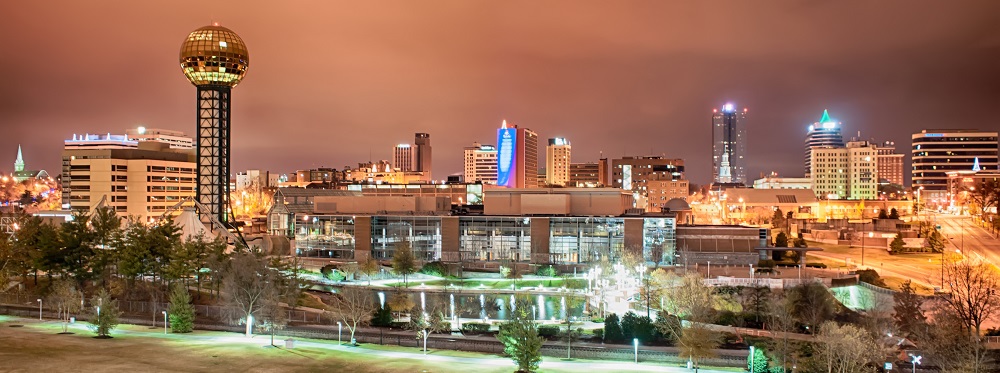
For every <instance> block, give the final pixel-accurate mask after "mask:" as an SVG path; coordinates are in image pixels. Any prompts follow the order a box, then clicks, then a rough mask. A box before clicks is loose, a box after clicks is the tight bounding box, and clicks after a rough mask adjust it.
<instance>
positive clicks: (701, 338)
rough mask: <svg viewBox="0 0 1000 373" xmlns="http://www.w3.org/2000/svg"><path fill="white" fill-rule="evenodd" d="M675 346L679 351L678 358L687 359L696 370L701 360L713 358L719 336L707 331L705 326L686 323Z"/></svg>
mask: <svg viewBox="0 0 1000 373" xmlns="http://www.w3.org/2000/svg"><path fill="white" fill-rule="evenodd" d="M677 325H681V323H678V324H677ZM677 345H678V347H680V350H681V351H680V357H681V358H688V359H689V360H691V362H693V363H694V366H695V367H696V368H698V367H700V366H701V360H702V359H707V358H711V357H714V356H715V349H716V348H718V347H719V335H718V334H717V333H716V332H714V331H712V330H710V329H708V328H707V327H706V326H705V324H702V323H688V325H687V326H686V327H683V328H682V329H681V332H680V336H679V338H677Z"/></svg>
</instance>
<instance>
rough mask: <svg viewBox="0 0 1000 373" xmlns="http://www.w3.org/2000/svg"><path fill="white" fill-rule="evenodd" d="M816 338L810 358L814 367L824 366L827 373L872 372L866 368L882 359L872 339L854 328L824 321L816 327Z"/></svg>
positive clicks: (867, 334) (862, 331) (869, 335)
mask: <svg viewBox="0 0 1000 373" xmlns="http://www.w3.org/2000/svg"><path fill="white" fill-rule="evenodd" d="M818 335H819V341H820V344H819V346H818V350H817V351H816V354H814V355H813V358H814V359H816V360H815V361H814V364H816V363H818V364H816V365H823V366H825V368H826V371H827V372H836V373H854V372H865V371H872V370H871V368H870V366H874V364H877V363H878V362H879V360H881V359H882V358H883V356H882V354H881V353H880V352H881V350H880V349H879V346H878V344H877V343H876V341H875V339H874V338H872V335H871V334H869V333H866V332H865V331H864V330H862V329H860V328H858V327H855V326H854V325H843V326H841V325H837V323H835V322H833V321H827V322H824V323H823V324H822V325H820V327H819V333H818ZM866 366H867V367H866Z"/></svg>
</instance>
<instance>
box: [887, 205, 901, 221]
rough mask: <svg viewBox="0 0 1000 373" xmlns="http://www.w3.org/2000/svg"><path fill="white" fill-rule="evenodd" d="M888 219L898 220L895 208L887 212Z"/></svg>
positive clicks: (897, 212)
mask: <svg viewBox="0 0 1000 373" xmlns="http://www.w3.org/2000/svg"><path fill="white" fill-rule="evenodd" d="M889 219H899V211H896V208H895V207H893V208H892V210H889Z"/></svg>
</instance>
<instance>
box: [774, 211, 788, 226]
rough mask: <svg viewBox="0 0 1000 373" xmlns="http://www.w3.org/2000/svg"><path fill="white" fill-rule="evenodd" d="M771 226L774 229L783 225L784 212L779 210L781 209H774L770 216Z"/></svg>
mask: <svg viewBox="0 0 1000 373" xmlns="http://www.w3.org/2000/svg"><path fill="white" fill-rule="evenodd" d="M771 227H772V228H774V229H781V228H784V227H785V214H784V213H782V212H781V209H777V210H774V215H772V216H771Z"/></svg>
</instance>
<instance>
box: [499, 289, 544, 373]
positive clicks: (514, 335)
mask: <svg viewBox="0 0 1000 373" xmlns="http://www.w3.org/2000/svg"><path fill="white" fill-rule="evenodd" d="M512 313H513V315H512V317H511V319H510V320H509V321H506V322H504V323H503V324H500V333H499V334H497V339H499V340H500V342H501V343H503V345H504V350H503V351H504V353H505V354H507V356H510V358H511V360H514V364H517V369H518V370H517V371H518V372H534V371H536V370H538V363H539V362H541V361H542V337H541V336H539V335H538V327H537V326H536V325H535V321H534V320H532V317H531V315H530V313H531V306H530V304H528V302H524V301H520V302H518V305H517V307H516V308H515V310H514V311H513V312H512Z"/></svg>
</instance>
